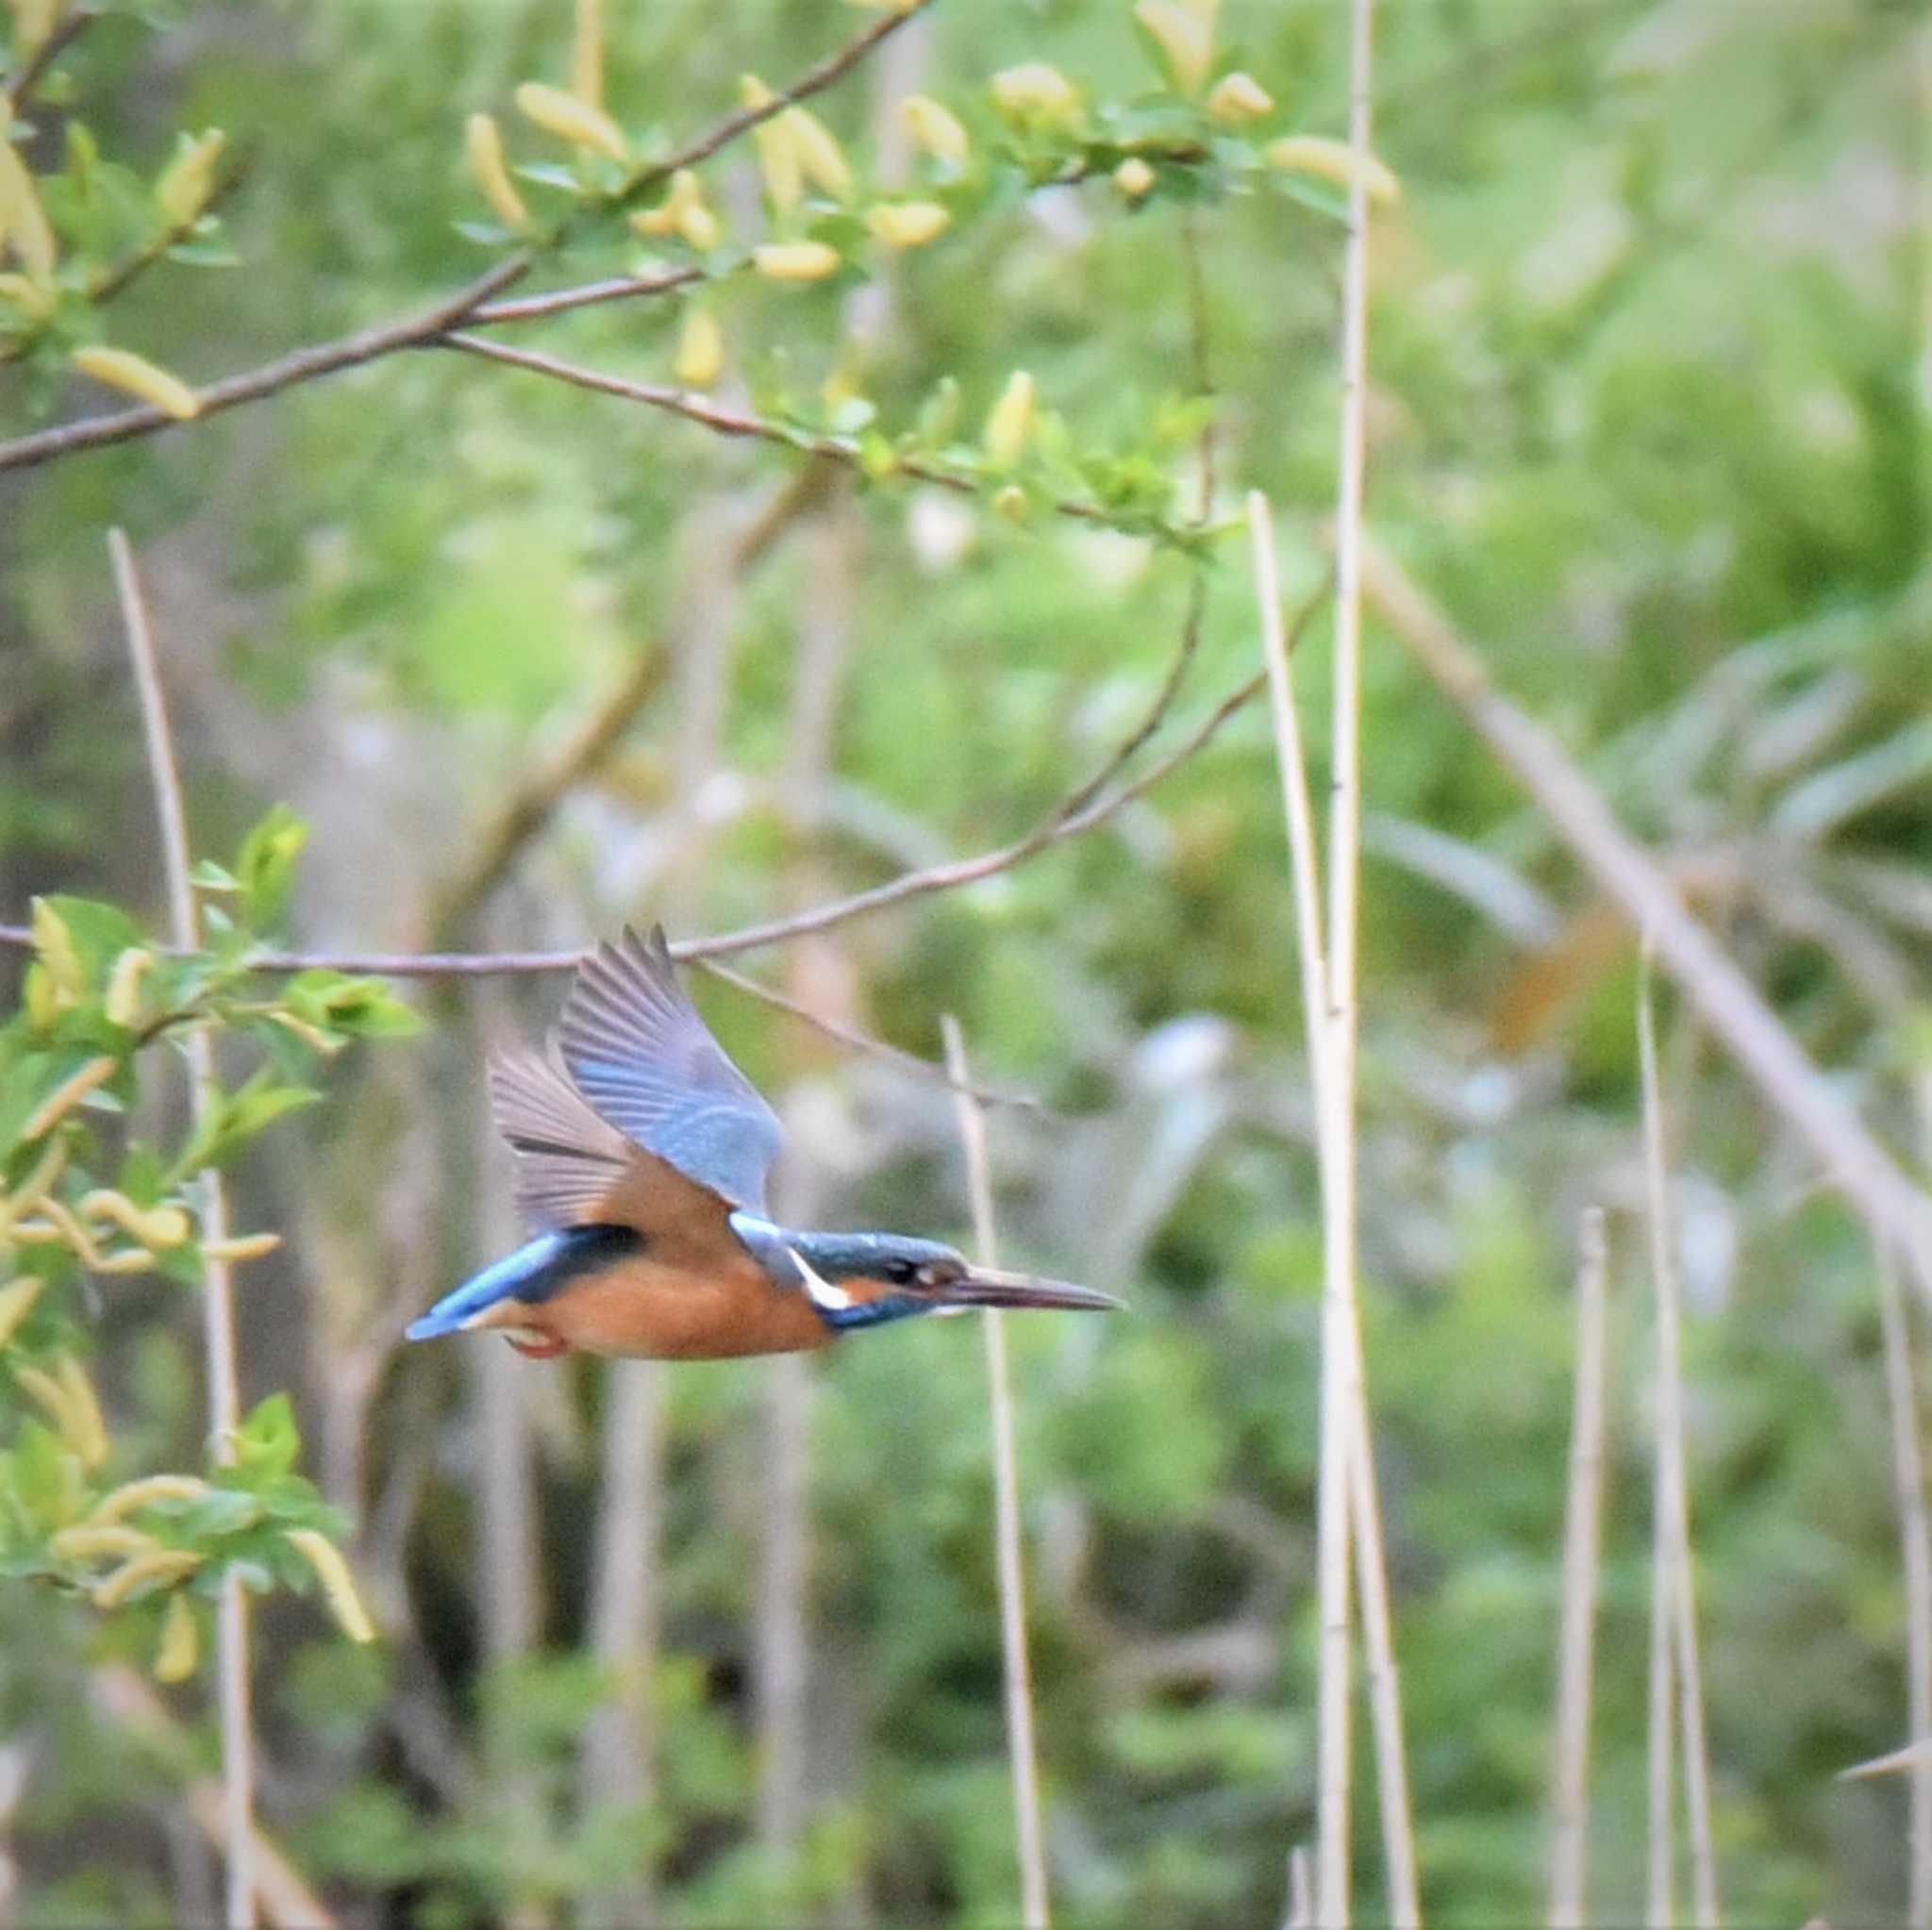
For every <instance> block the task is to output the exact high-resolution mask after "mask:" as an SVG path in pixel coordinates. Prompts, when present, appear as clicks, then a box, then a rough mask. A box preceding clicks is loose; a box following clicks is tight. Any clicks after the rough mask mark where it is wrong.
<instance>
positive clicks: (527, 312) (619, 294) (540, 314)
mask: <svg viewBox="0 0 1932 1930" xmlns="http://www.w3.org/2000/svg"><path fill="white" fill-rule="evenodd" d="M711 278H712V277H711V276H709V275H707V274H706V273H705V271H704V270H703V269H702V268H667V269H665V270H664V271H663V273H662V274H659V275H611V276H610V277H609V278H608V280H605V281H587V282H580V283H578V284H577V285H576V286H575V287H574V288H558V289H552V290H551V291H549V293H547V294H541V295H520V296H518V297H517V298H516V299H515V300H513V301H503V302H485V303H484V304H483V306H482V307H481V308H478V309H476V310H475V312H474V313H472V314H470V315H467V316H465V317H464V318H463V319H464V320H465V322H466V323H467V324H468V325H469V326H470V327H472V328H483V327H495V326H496V325H498V324H501V323H505V322H541V321H543V320H545V319H546V318H547V317H549V316H552V315H566V314H569V313H570V312H571V311H572V310H573V309H575V308H594V307H595V306H596V305H597V304H598V303H600V302H627V301H634V300H639V299H641V298H644V297H648V296H651V295H668V294H673V293H675V291H677V290H679V289H681V288H691V286H693V285H694V284H695V283H697V282H701V281H709V280H710V279H711Z"/></svg>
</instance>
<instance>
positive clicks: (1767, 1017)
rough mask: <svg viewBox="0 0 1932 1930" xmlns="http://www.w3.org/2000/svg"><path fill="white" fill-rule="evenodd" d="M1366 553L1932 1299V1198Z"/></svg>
mask: <svg viewBox="0 0 1932 1930" xmlns="http://www.w3.org/2000/svg"><path fill="white" fill-rule="evenodd" d="M1365 562H1366V574H1365V578H1364V582H1365V587H1366V589H1367V591H1368V593H1369V595H1370V597H1371V599H1372V600H1373V601H1374V605H1375V607H1376V608H1377V610H1378V611H1379V612H1380V614H1381V616H1382V618H1383V620H1384V621H1385V622H1386V623H1387V624H1388V625H1389V627H1390V628H1391V630H1392V631H1393V632H1394V634H1395V636H1396V637H1397V638H1398V639H1399V641H1401V642H1402V643H1403V645H1404V646H1405V647H1406V648H1407V651H1408V653H1409V655H1410V656H1411V657H1413V658H1414V659H1415V661H1416V663H1417V664H1418V665H1419V666H1420V668H1421V669H1422V670H1423V671H1424V674H1426V675H1427V676H1428V677H1429V678H1430V679H1431V681H1432V682H1434V683H1435V684H1436V686H1437V687H1438V689H1440V690H1441V691H1442V693H1443V694H1444V695H1445V696H1446V697H1447V698H1448V699H1449V701H1450V702H1451V703H1452V704H1454V705H1455V706H1456V707H1457V709H1458V710H1459V711H1461V713H1462V715H1463V717H1464V719H1465V720H1466V721H1467V722H1468V723H1469V724H1471V725H1472V726H1473V727H1474V730H1475V731H1476V733H1477V735H1479V736H1480V737H1482V738H1483V739H1484V740H1486V741H1487V742H1488V743H1489V745H1490V747H1491V750H1493V751H1494V752H1495V753H1496V754H1497V756H1498V757H1500V758H1501V759H1502V761H1503V762H1504V763H1505V764H1506V765H1507V767H1508V769H1509V770H1510V771H1511V772H1512V773H1513V774H1515V776H1516V778H1517V780H1518V782H1519V783H1521V784H1522V785H1523V786H1524V789H1525V790H1528V791H1529V793H1530V795H1531V796H1532V797H1533V798H1534V799H1535V800H1536V802H1537V803H1538V805H1539V806H1541V808H1542V810H1543V812H1544V814H1545V815H1546V816H1547V817H1548V818H1549V820H1550V822H1551V824H1553V825H1554V826H1555V827H1556V829H1557V832H1558V834H1559V835H1560V836H1561V837H1562V839H1563V840H1564V841H1565V842H1566V843H1567V844H1568V845H1569V846H1570V848H1571V849H1572V850H1573V851H1574V853H1575V854H1576V856H1577V857H1578V858H1580V859H1581V860H1582V862H1583V864H1584V866H1585V868H1586V869H1587V870H1588V871H1589V872H1590V873H1591V875H1592V876H1593V877H1594V878H1595V879H1596V880H1597V882H1598V884H1599V885H1601V886H1602V887H1603V889H1604V890H1606V891H1607V892H1608V894H1609V895H1610V896H1611V897H1612V898H1614V899H1615V900H1616V901H1617V903H1618V904H1619V905H1620V906H1621V907H1623V910H1624V915H1625V916H1626V917H1627V918H1628V919H1629V920H1630V921H1631V923H1633V924H1635V925H1636V926H1638V928H1639V929H1640V930H1643V931H1646V932H1648V933H1649V934H1650V936H1651V939H1652V941H1653V942H1654V943H1655V945H1656V947H1657V956H1658V957H1659V959H1660V960H1661V961H1662V963H1663V965H1664V967H1665V969H1666V970H1667V971H1668V972H1669V973H1671V975H1672V976H1673V977H1674V979H1675V980H1676V982H1677V985H1678V987H1679V988H1680V989H1681V990H1682V991H1683V992H1684V994H1685V996H1686V997H1687V998H1688V999H1689V1000H1690V1001H1691V1004H1692V1005H1693V1006H1694V1007H1696V1008H1697V1012H1698V1016H1699V1017H1700V1018H1701V1019H1702V1020H1703V1022H1704V1023H1705V1024H1706V1025H1707V1027H1708V1028H1709V1030H1710V1031H1711V1032H1712V1033H1713V1034H1714V1035H1715V1036H1716V1037H1717V1038H1718V1039H1720V1040H1723V1042H1724V1045H1725V1047H1726V1048H1727V1049H1728V1051H1729V1052H1730V1055H1731V1057H1733V1058H1734V1059H1735V1060H1736V1061H1737V1062H1738V1064H1739V1065H1740V1067H1741V1068H1742V1070H1743V1071H1744V1072H1745V1073H1746V1074H1747V1075H1748V1076H1749V1077H1750V1078H1751V1080H1752V1081H1753V1083H1754V1084H1756V1086H1757V1090H1758V1092H1759V1094H1760V1095H1761V1096H1762V1098H1763V1099H1764V1100H1765V1102H1766V1103H1767V1104H1768V1105H1769V1106H1770V1107H1771V1109H1772V1110H1773V1111H1774V1113H1776V1114H1777V1116H1778V1117H1779V1118H1781V1119H1782V1120H1783V1121H1784V1122H1785V1123H1786V1124H1787V1125H1789V1126H1790V1128H1791V1130H1792V1131H1793V1132H1794V1133H1795V1134H1796V1135H1797V1136H1798V1138H1799V1139H1800V1140H1803V1141H1804V1143H1805V1144H1806V1146H1807V1147H1808V1148H1809V1150H1810V1152H1811V1155H1812V1156H1813V1157H1814V1158H1815V1159H1817V1160H1818V1162H1819V1164H1820V1165H1821V1166H1822V1167H1823V1168H1824V1171H1825V1172H1826V1173H1829V1174H1830V1175H1831V1177H1832V1179H1833V1180H1834V1181H1835V1182H1836V1184H1837V1186H1838V1188H1839V1190H1840V1191H1841V1192H1842V1193H1843V1194H1844V1195H1845V1197H1846V1198H1847V1199H1848V1200H1849V1201H1850V1202H1851V1203H1852V1204H1853V1205H1854V1206H1856V1207H1857V1210H1858V1212H1859V1213H1860V1214H1861V1215H1862V1216H1863V1217H1864V1219H1865V1220H1866V1222H1867V1223H1868V1224H1869V1225H1870V1226H1871V1227H1872V1229H1873V1231H1874V1233H1876V1234H1878V1235H1881V1236H1882V1237H1883V1238H1885V1239H1886V1240H1889V1241H1890V1242H1891V1244H1892V1246H1893V1248H1894V1250H1895V1251H1897V1252H1899V1253H1900V1254H1901V1255H1902V1256H1904V1258H1905V1260H1906V1263H1907V1265H1908V1266H1909V1267H1910V1268H1911V1269H1912V1273H1913V1278H1914V1279H1915V1280H1916V1282H1917V1283H1918V1286H1919V1288H1920V1289H1921V1291H1922V1292H1924V1295H1925V1296H1926V1298H1927V1300H1928V1301H1932V1200H1928V1199H1927V1197H1926V1195H1925V1194H1924V1191H1922V1190H1921V1189H1920V1188H1918V1187H1917V1186H1915V1185H1914V1184H1913V1183H1912V1181H1911V1180H1910V1179H1908V1178H1907V1175H1906V1173H1904V1171H1903V1170H1902V1169H1901V1168H1900V1166H1899V1165H1898V1163H1897V1161H1896V1160H1895V1159H1893V1157H1892V1156H1891V1155H1890V1153H1889V1152H1888V1151H1887V1150H1886V1149H1885V1147H1884V1146H1883V1145H1882V1144H1881V1143H1880V1142H1879V1141H1878V1140H1877V1139H1876V1138H1875V1137H1874V1134H1873V1133H1872V1132H1871V1131H1870V1130H1869V1129H1868V1127H1867V1126H1866V1124H1865V1123H1864V1121H1863V1120H1862V1119H1861V1118H1860V1117H1859V1116H1858V1114H1857V1112H1856V1111H1855V1110H1854V1109H1853V1108H1852V1107H1851V1106H1849V1105H1847V1104H1846V1103H1845V1102H1844V1100H1843V1099H1841V1098H1840V1096H1839V1094H1838V1092H1837V1091H1836V1090H1835V1089H1834V1088H1833V1087H1832V1085H1831V1084H1830V1083H1829V1082H1828V1081H1827V1080H1826V1079H1825V1078H1824V1074H1823V1073H1820V1072H1819V1070H1818V1068H1817V1067H1816V1066H1814V1065H1813V1064H1812V1063H1811V1061H1810V1059H1809V1058H1807V1057H1806V1055H1805V1052H1804V1050H1803V1048H1802V1047H1800V1046H1799V1045H1798V1043H1797V1041H1796V1040H1793V1039H1792V1037H1791V1036H1790V1033H1789V1032H1788V1031H1786V1030H1785V1028H1784V1026H1783V1025H1782V1024H1781V1023H1779V1021H1778V1018H1777V1015H1776V1014H1775V1013H1774V1011H1773V1010H1772V1008H1771V1007H1770V1006H1769V1005H1768V1004H1766V1002H1765V1000H1764V998H1763V996H1762V994H1761V993H1759V991H1758V990H1757V988H1756V987H1755V986H1754V985H1753V984H1752V983H1751V982H1750V980H1749V979H1747V978H1746V977H1745V976H1744V974H1743V973H1742V972H1740V970H1739V969H1738V967H1737V965H1736V964H1735V963H1734V962H1733V961H1732V959H1731V958H1730V957H1729V956H1728V955H1727V954H1726V953H1725V952H1724V950H1723V949H1722V947H1721V946H1719V944H1718V943H1717V941H1716V940H1714V939H1713V938H1712V937H1711V936H1710V934H1709V933H1708V932H1707V930H1706V929H1705V928H1704V926H1703V925H1702V924H1701V923H1698V921H1697V920H1696V919H1695V918H1693V917H1692V916H1691V913H1690V912H1689V911H1687V910H1686V909H1685V908H1684V905H1683V902H1682V901H1681V900H1680V899H1679V898H1678V896H1677V894H1676V892H1675V891H1674V890H1673V889H1672V886H1671V883H1670V880H1669V878H1668V877H1667V876H1666V875H1665V874H1664V873H1663V871H1662V869H1661V868H1660V867H1659V866H1658V864H1657V860H1656V859H1655V858H1654V857H1652V856H1651V855H1650V854H1649V853H1648V852H1647V851H1645V850H1644V849H1643V848H1642V847H1641V845H1639V844H1638V843H1637V842H1636V840H1634V839H1632V838H1631V837H1630V835H1629V833H1628V832H1626V831H1625V830H1624V827H1623V826H1622V825H1621V824H1618V822H1617V821H1616V819H1615V817H1614V816H1613V815H1612V814H1611V812H1610V809H1609V807H1608V806H1607V804H1606V803H1605V802H1604V800H1603V797H1602V795H1601V794H1600V793H1599V792H1598V790H1596V788H1595V786H1594V785H1592V784H1591V781H1590V779H1589V777H1588V776H1587V775H1586V774H1584V773H1583V772H1582V771H1581V770H1579V769H1578V767H1577V766H1576V764H1575V763H1574V761H1573V760H1572V759H1571V757H1570V756H1569V754H1568V753H1567V752H1566V751H1565V750H1564V749H1563V748H1562V746H1561V745H1560V744H1559V743H1558V742H1557V740H1556V739H1555V738H1554V737H1553V736H1551V735H1550V733H1549V732H1548V731H1546V730H1545V729H1544V728H1543V727H1542V726H1541V724H1537V723H1536V722H1534V721H1533V720H1532V719H1531V718H1529V717H1528V716H1527V715H1525V714H1524V712H1523V711H1521V710H1519V709H1518V708H1517V707H1516V706H1515V705H1513V704H1512V703H1510V702H1509V701H1508V699H1507V698H1506V697H1504V696H1503V695H1502V694H1501V693H1500V692H1499V691H1497V690H1495V689H1494V688H1493V686H1492V685H1491V682H1490V679H1489V674H1488V672H1487V671H1485V670H1484V668H1483V666H1482V663H1481V661H1480V660H1479V659H1478V657H1476V655H1475V653H1474V651H1473V650H1471V648H1470V647H1469V645H1468V644H1467V643H1466V642H1465V641H1463V640H1462V639H1461V638H1460V637H1459V636H1457V633H1456V632H1455V630H1454V629H1453V628H1452V627H1451V626H1450V624H1449V622H1448V619H1447V618H1446V617H1444V615H1443V614H1442V612H1441V609H1439V608H1438V607H1437V606H1436V605H1435V604H1433V603H1432V602H1430V601H1429V599H1428V598H1427V597H1425V596H1424V594H1423V592H1422V591H1421V590H1419V589H1418V588H1417V587H1416V585H1415V584H1414V583H1413V582H1412V581H1411V580H1410V578H1409V577H1408V576H1407V574H1406V573H1405V572H1403V571H1402V569H1401V568H1400V567H1399V566H1398V565H1397V564H1396V563H1395V562H1394V561H1393V560H1392V559H1391V558H1390V557H1386V556H1383V555H1381V554H1380V553H1379V552H1376V551H1374V550H1373V549H1371V550H1370V551H1369V553H1368V554H1367V557H1366V558H1365Z"/></svg>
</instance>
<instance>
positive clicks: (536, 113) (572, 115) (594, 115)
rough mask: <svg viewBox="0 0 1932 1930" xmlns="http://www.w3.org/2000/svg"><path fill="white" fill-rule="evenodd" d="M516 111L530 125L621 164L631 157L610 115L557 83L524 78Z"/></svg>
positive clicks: (628, 147)
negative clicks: (555, 85)
mask: <svg viewBox="0 0 1932 1930" xmlns="http://www.w3.org/2000/svg"><path fill="white" fill-rule="evenodd" d="M516 103H517V111H518V113H520V114H521V115H523V117H524V119H525V120H526V121H528V122H530V123H531V124H532V125H535V126H538V127H541V128H542V130H543V131H544V132H545V133H546V134H554V135H556V136H557V138H558V140H559V141H569V142H570V143H571V145H572V146H573V147H588V148H590V149H591V150H592V151H593V152H594V153H597V154H601V155H608V157H609V158H610V159H612V160H614V161H616V162H617V163H618V164H619V165H620V166H623V165H624V164H625V163H626V162H628V161H629V159H630V143H629V142H628V141H625V138H624V130H623V129H622V128H620V127H619V126H618V125H617V123H616V122H615V121H613V120H612V119H611V118H610V116H609V115H608V114H607V113H605V112H604V111H603V110H602V109H601V108H593V107H591V105H590V103H589V102H588V101H580V100H578V98H577V97H576V95H575V94H574V93H566V92H564V91H563V89H562V88H560V87H545V86H544V85H543V83H542V82H541V80H526V81H525V82H524V84H523V85H522V86H521V87H520V88H518V89H517V92H516Z"/></svg>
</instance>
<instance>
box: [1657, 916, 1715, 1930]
mask: <svg viewBox="0 0 1932 1930" xmlns="http://www.w3.org/2000/svg"><path fill="white" fill-rule="evenodd" d="M1653 975H1654V974H1653V973H1652V969H1651V955H1650V946H1649V944H1648V942H1647V941H1646V943H1645V945H1644V948H1643V962H1642V967H1641V974H1640V977H1639V983H1638V994H1637V1051H1638V1059H1639V1064H1640V1069H1641V1074H1642V1081H1643V1178H1644V1200H1645V1206H1646V1215H1645V1217H1646V1218H1647V1219H1648V1221H1649V1223H1650V1256H1651V1271H1652V1273H1653V1274H1654V1275H1655V1278H1656V1283H1657V1524H1656V1539H1657V1572H1656V1573H1655V1575H1654V1577H1653V1584H1654V1592H1653V1597H1652V1603H1653V1611H1652V1624H1651V1636H1652V1640H1653V1642H1657V1641H1659V1640H1660V1641H1661V1642H1662V1645H1663V1648H1664V1650H1665V1653H1666V1655H1667V1656H1668V1655H1669V1652H1670V1650H1671V1648H1672V1646H1673V1643H1674V1648H1675V1655H1674V1665H1675V1667H1674V1672H1675V1677H1676V1690H1677V1702H1678V1714H1679V1735H1680V1738H1681V1740H1682V1745H1683V1752H1684V1799H1685V1806H1686V1809H1687V1811H1688V1814H1689V1822H1690V1838H1691V1895H1692V1899H1693V1902H1694V1905H1695V1908H1696V1913H1697V1922H1698V1925H1699V1930H1717V1922H1718V1900H1717V1859H1716V1851H1715V1847H1714V1844H1713V1841H1712V1837H1711V1826H1710V1756H1709V1751H1708V1748H1707V1744H1706V1741H1705V1734H1704V1685H1703V1674H1702V1670H1701V1668H1700V1665H1699V1662H1698V1655H1697V1615H1696V1589H1695V1584H1694V1581H1693V1578H1692V1573H1691V1508H1690V1493H1689V1483H1688V1481H1687V1479H1686V1476H1685V1472H1684V1366H1683V1337H1682V1315H1683V1295H1682V1291H1681V1289H1680V1287H1679V1284H1678V1279H1677V1256H1676V1236H1675V1230H1674V1223H1673V1221H1672V1215H1671V1195H1670V1181H1669V1174H1668V1165H1667V1161H1666V1157H1665V1153H1664V1117H1663V1097H1662V1093H1661V1090H1660V1081H1659V1079H1658V1075H1657V1020H1656V1013H1655V1001H1654V998H1653V996H1652V980H1653ZM1651 1660H1652V1669H1653V1672H1654V1673H1653V1678H1652V1691H1651V1692H1652V1706H1651V1713H1652V1718H1653V1722H1655V1719H1656V1716H1657V1673H1656V1672H1657V1671H1658V1670H1659V1667H1660V1665H1659V1663H1658V1659H1657V1654H1656V1653H1655V1651H1654V1652H1653V1655H1652V1658H1651ZM1661 1668H1662V1670H1663V1671H1664V1672H1668V1671H1669V1669H1670V1662H1669V1661H1668V1660H1666V1661H1665V1662H1664V1663H1663V1664H1662V1665H1661ZM1666 1726H1668V1725H1666ZM1668 1746H1669V1745H1668V1741H1666V1742H1665V1744H1664V1747H1665V1748H1666V1749H1668ZM1657 1747H1658V1744H1657V1737H1656V1736H1655V1735H1653V1737H1652V1739H1651V1749H1652V1761H1651V1774H1652V1818H1651V1820H1652V1824H1653V1829H1654V1830H1655V1826H1656V1823H1657V1806H1656V1805H1657V1797H1658V1794H1659V1789H1660V1785H1661V1780H1662V1779H1661V1777H1660V1775H1659V1772H1658V1768H1657ZM1651 1855H1652V1883H1653V1889H1652V1908H1653V1912H1655V1910H1656V1907H1657V1903H1658V1901H1659V1891H1658V1889H1657V1875H1658V1870H1657V1862H1658V1853H1657V1845H1656V1843H1655V1842H1653V1845H1652V1853H1651ZM1663 1876H1664V1888H1666V1889H1667V1888H1668V1878H1669V1869H1668V1863H1667V1862H1666V1864H1665V1866H1664V1870H1663Z"/></svg>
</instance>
